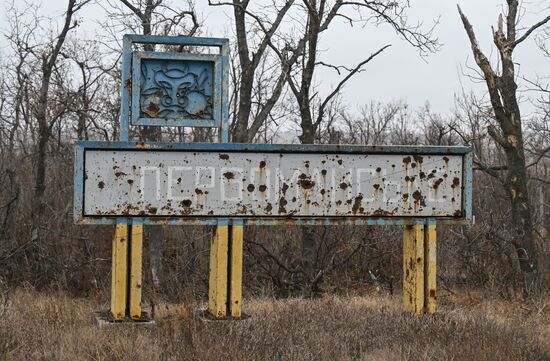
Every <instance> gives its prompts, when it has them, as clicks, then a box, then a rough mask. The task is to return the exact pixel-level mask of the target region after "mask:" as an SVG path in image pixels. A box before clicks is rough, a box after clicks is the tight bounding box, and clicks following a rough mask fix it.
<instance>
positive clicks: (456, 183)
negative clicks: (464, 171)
mask: <svg viewBox="0 0 550 361" xmlns="http://www.w3.org/2000/svg"><path fill="white" fill-rule="evenodd" d="M458 186H460V179H459V178H458V177H454V178H453V185H452V186H451V188H456V187H458Z"/></svg>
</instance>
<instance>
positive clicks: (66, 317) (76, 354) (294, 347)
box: [0, 290, 550, 361]
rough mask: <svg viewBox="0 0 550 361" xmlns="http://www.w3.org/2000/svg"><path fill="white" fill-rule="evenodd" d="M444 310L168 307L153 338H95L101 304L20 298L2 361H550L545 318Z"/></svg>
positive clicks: (5, 332)
mask: <svg viewBox="0 0 550 361" xmlns="http://www.w3.org/2000/svg"><path fill="white" fill-rule="evenodd" d="M446 303H447V304H446V305H444V306H442V307H441V310H440V312H439V313H438V314H437V315H435V316H421V317H414V316H411V315H408V314H405V313H403V312H402V310H401V306H400V298H399V297H397V296H396V297H382V296H372V297H335V296H327V297H324V298H321V299H317V300H303V299H287V300H271V299H256V300H247V302H246V304H245V312H246V313H248V314H250V315H251V317H250V318H248V319H246V320H242V321H231V322H227V321H203V320H201V319H199V318H197V317H196V316H195V312H196V309H197V307H198V305H196V304H180V305H162V306H161V307H160V309H159V311H158V312H157V325H156V326H155V327H154V328H152V329H138V328H134V327H131V326H127V325H119V326H116V327H112V328H108V329H97V328H95V327H94V326H92V325H91V322H90V314H91V311H92V310H96V309H99V308H101V306H105V305H101V304H100V303H99V302H98V301H96V300H93V299H75V298H70V297H69V296H67V295H64V294H43V293H37V292H35V291H29V290H17V291H15V292H14V293H12V294H11V295H10V296H9V298H8V299H7V301H6V302H4V305H3V306H0V360H71V361H73V360H514V361H516V360H550V314H549V312H548V311H545V310H542V311H541V308H539V309H538V312H537V309H536V308H535V307H525V306H523V305H521V304H511V303H504V302H501V301H483V300H478V301H473V299H472V297H468V298H467V299H464V300H460V299H458V298H457V299H455V300H454V301H453V302H452V303H451V302H446Z"/></svg>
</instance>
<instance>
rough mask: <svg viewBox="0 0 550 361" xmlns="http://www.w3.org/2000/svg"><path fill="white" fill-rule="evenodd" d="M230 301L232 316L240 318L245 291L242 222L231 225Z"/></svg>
mask: <svg viewBox="0 0 550 361" xmlns="http://www.w3.org/2000/svg"><path fill="white" fill-rule="evenodd" d="M230 233H231V247H230V254H231V264H230V271H229V272H230V274H231V275H230V276H231V283H230V284H231V286H230V302H229V307H230V309H231V310H230V311H231V317H235V318H239V317H241V312H242V293H243V234H244V227H243V224H242V222H239V223H234V224H233V225H232V226H231V232H230Z"/></svg>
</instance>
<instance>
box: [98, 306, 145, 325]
mask: <svg viewBox="0 0 550 361" xmlns="http://www.w3.org/2000/svg"><path fill="white" fill-rule="evenodd" d="M92 324H94V326H97V327H98V328H104V327H113V326H114V327H116V326H122V325H125V326H135V327H153V326H154V325H155V320H153V319H151V318H149V315H148V314H147V313H146V312H143V314H142V316H141V319H139V320H133V319H131V318H126V319H124V320H122V321H118V320H117V321H115V320H114V319H113V316H112V315H111V312H109V310H101V311H94V312H92Z"/></svg>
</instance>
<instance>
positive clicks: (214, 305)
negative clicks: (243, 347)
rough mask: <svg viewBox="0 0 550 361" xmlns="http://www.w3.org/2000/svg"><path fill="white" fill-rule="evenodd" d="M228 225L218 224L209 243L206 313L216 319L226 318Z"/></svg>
mask: <svg viewBox="0 0 550 361" xmlns="http://www.w3.org/2000/svg"><path fill="white" fill-rule="evenodd" d="M228 251H229V225H228V223H227V222H223V223H222V222H219V223H218V225H217V226H216V233H215V235H214V237H213V239H212V242H211V243H210V277H209V289H208V311H209V312H210V313H211V314H212V315H213V316H214V317H216V318H225V317H226V316H227V294H228V291H227V286H228V284H227V281H228V274H227V271H228V268H227V263H228Z"/></svg>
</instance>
